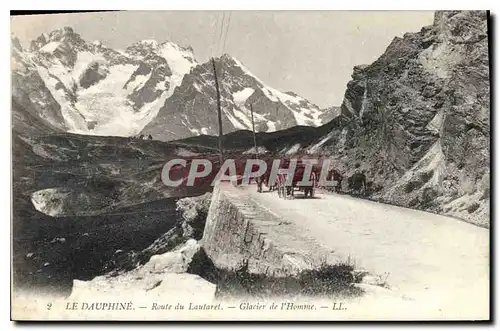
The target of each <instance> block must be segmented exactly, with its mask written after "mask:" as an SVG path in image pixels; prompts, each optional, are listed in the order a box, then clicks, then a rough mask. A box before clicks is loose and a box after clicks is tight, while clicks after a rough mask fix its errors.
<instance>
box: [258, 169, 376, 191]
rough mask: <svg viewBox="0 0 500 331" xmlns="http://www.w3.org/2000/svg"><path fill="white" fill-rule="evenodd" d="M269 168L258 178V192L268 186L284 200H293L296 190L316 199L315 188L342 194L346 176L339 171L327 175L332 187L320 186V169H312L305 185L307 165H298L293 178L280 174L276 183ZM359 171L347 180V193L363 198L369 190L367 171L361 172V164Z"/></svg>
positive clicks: (332, 171) (334, 170)
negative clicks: (272, 179)
mask: <svg viewBox="0 0 500 331" xmlns="http://www.w3.org/2000/svg"><path fill="white" fill-rule="evenodd" d="M282 166H283V167H284V168H288V164H287V162H284V163H283V164H282ZM270 168H271V167H268V169H269V170H268V171H266V172H265V173H264V174H263V175H262V176H260V177H258V178H256V180H255V181H256V183H257V191H258V192H262V191H263V185H265V186H267V187H268V189H269V191H277V192H278V195H279V197H282V198H293V197H294V196H295V194H294V192H295V190H296V189H298V191H302V192H303V194H304V197H305V198H307V197H311V198H312V197H314V192H315V188H317V187H321V188H323V189H326V190H328V191H333V192H335V193H342V192H343V190H342V181H343V179H344V176H343V175H342V174H341V173H340V171H339V170H337V169H335V168H333V169H330V170H329V171H328V173H327V176H326V180H327V181H328V182H330V183H331V182H333V185H331V186H320V185H319V184H320V182H319V178H320V172H321V171H320V168H319V167H314V166H313V167H312V171H311V172H310V175H309V182H308V183H304V182H303V178H304V173H305V169H306V167H305V165H304V164H300V163H299V164H297V165H296V168H295V172H294V173H293V178H291V179H288V175H287V174H285V173H281V174H278V175H277V176H276V178H275V179H274V181H272V182H271V178H270V177H271V172H270ZM356 168H357V170H356V171H355V172H354V174H353V175H352V176H350V177H348V179H347V191H348V192H351V193H352V194H354V195H359V196H363V195H365V194H366V189H367V180H366V171H365V170H360V169H358V168H359V164H356Z"/></svg>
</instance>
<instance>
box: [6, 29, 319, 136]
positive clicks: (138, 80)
mask: <svg viewBox="0 0 500 331" xmlns="http://www.w3.org/2000/svg"><path fill="white" fill-rule="evenodd" d="M11 40H12V51H11V54H12V55H11V58H12V61H11V62H12V69H13V70H12V77H13V85H12V94H13V97H14V98H15V99H16V103H17V104H20V105H24V106H23V107H24V108H26V107H28V105H30V107H33V104H36V107H35V108H37V109H38V110H37V116H39V117H41V118H42V121H48V122H50V123H51V124H52V125H55V126H56V127H57V128H58V129H59V130H61V131H67V132H71V133H78V134H90V135H110V136H135V135H138V134H140V133H142V134H152V135H153V137H154V139H158V140H164V141H168V140H172V139H181V138H185V137H189V136H193V135H197V134H204V133H205V134H208V133H211V134H214V133H215V132H216V131H218V130H215V123H213V120H211V119H210V118H209V115H210V114H212V113H211V112H210V109H213V110H214V111H215V110H216V102H215V88H214V79H213V69H212V64H211V62H210V61H208V62H205V63H198V61H197V60H196V57H195V55H194V50H193V49H192V47H190V46H187V47H185V46H180V45H178V44H176V43H174V42H172V41H163V42H158V41H155V40H142V41H138V42H135V43H133V44H131V45H130V46H128V47H127V48H125V49H124V50H115V49H113V48H110V47H108V46H106V45H105V44H104V43H103V42H101V41H93V42H86V41H85V40H83V39H82V38H81V36H80V35H79V34H78V33H76V32H75V31H74V30H73V29H72V28H71V27H64V28H61V29H58V30H54V31H52V32H50V33H43V34H41V35H40V36H39V37H38V38H37V39H35V40H33V41H32V42H31V43H30V46H29V47H27V48H23V47H22V45H21V44H20V42H19V40H18V39H17V38H15V37H14V36H11ZM216 62H217V66H218V67H219V69H218V70H220V81H219V84H220V88H221V91H222V94H223V97H224V100H223V117H224V119H223V126H224V132H231V131H234V130H238V129H250V128H251V120H250V114H249V103H248V102H247V100H248V99H249V100H251V101H253V102H254V106H255V107H254V108H255V109H254V111H255V114H254V115H255V122H256V128H257V130H259V131H275V130H279V129H281V128H286V127H290V126H294V125H297V124H298V125H312V126H318V125H321V124H323V122H322V118H323V117H321V115H322V114H323V112H324V110H323V109H320V108H319V107H318V106H316V105H314V104H312V103H311V102H309V101H307V100H306V99H304V98H302V97H300V96H298V95H297V94H296V93H294V92H287V93H283V92H280V91H278V90H276V89H274V88H271V87H269V86H267V85H265V84H264V83H263V82H262V81H261V80H260V79H259V78H257V77H256V76H254V75H253V74H252V73H251V72H250V71H249V70H248V69H247V68H246V67H244V66H243V64H241V62H239V61H238V60H237V59H235V58H233V57H231V56H230V55H228V54H224V55H222V56H221V57H219V58H217V59H216ZM185 80H186V81H187V82H186V83H183V82H184V81H185ZM33 81H35V82H36V84H33V83H32V82H33ZM228 81H229V82H232V83H234V84H233V85H234V86H231V85H230V84H231V83H228ZM190 84H191V85H190ZM193 84H196V85H193ZM31 85H36V86H37V88H38V91H37V92H36V93H32V92H33V86H31ZM250 92H251V93H250ZM248 93H250V94H249V95H247V94H248ZM193 105H194V106H193ZM24 108H22V109H24ZM20 109H21V108H20ZM207 110H208V111H207ZM172 114H174V115H173V116H172ZM186 114H187V115H186ZM18 117H19V116H18ZM207 120H208V121H207Z"/></svg>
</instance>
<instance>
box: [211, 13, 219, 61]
mask: <svg viewBox="0 0 500 331" xmlns="http://www.w3.org/2000/svg"><path fill="white" fill-rule="evenodd" d="M219 17H220V15H217V18H216V19H215V25H214V33H213V35H212V43H211V44H210V57H213V56H214V46H215V37H216V34H217V27H218V26H219Z"/></svg>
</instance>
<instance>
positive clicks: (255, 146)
mask: <svg viewBox="0 0 500 331" xmlns="http://www.w3.org/2000/svg"><path fill="white" fill-rule="evenodd" d="M250 113H251V114H252V131H253V145H254V148H255V158H256V159H258V158H259V151H258V150H257V137H256V136H255V123H254V121H253V107H252V104H250Z"/></svg>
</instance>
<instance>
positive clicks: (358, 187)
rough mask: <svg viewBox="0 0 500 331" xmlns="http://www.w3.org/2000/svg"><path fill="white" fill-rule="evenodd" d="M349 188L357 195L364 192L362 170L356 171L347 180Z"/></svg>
mask: <svg viewBox="0 0 500 331" xmlns="http://www.w3.org/2000/svg"><path fill="white" fill-rule="evenodd" d="M347 183H348V186H349V189H350V190H351V191H352V192H354V193H355V194H357V195H365V193H366V175H365V173H364V171H363V172H356V173H354V174H353V175H352V176H351V177H349V178H348V180H347Z"/></svg>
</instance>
